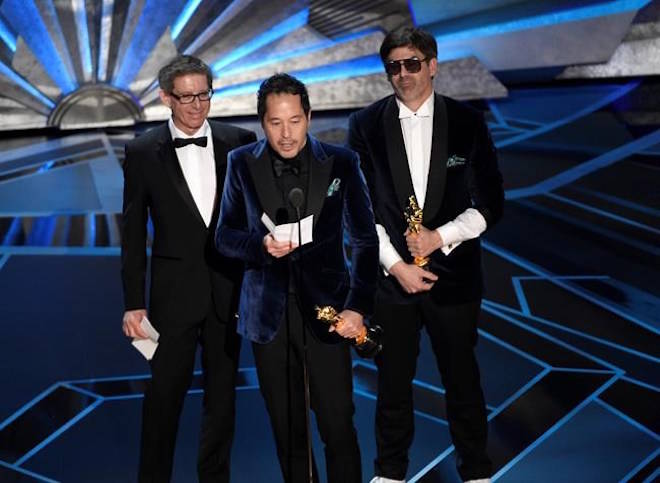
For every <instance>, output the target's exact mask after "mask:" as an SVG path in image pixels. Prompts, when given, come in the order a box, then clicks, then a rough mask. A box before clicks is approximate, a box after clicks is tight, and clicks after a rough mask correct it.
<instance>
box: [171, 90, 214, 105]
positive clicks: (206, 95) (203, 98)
mask: <svg viewBox="0 0 660 483" xmlns="http://www.w3.org/2000/svg"><path fill="white" fill-rule="evenodd" d="M170 96H172V97H174V98H175V99H176V100H177V101H179V104H192V103H193V102H195V97H196V98H197V99H199V102H207V101H210V100H211V96H213V89H209V90H208V91H204V92H199V93H197V94H183V95H182V96H180V95H178V94H175V93H174V92H170Z"/></svg>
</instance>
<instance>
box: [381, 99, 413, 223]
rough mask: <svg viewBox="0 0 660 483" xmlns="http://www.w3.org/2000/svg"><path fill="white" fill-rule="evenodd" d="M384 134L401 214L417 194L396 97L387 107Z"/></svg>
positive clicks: (384, 118)
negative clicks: (409, 165) (411, 174)
mask: <svg viewBox="0 0 660 483" xmlns="http://www.w3.org/2000/svg"><path fill="white" fill-rule="evenodd" d="M383 124H384V126H383V129H382V131H381V132H382V133H383V134H384V135H385V147H386V149H387V160H388V163H389V167H390V173H392V180H393V181H394V189H395V191H396V197H397V199H398V200H399V205H400V206H401V212H402V213H403V210H404V209H405V208H406V207H407V206H408V198H409V197H410V195H413V194H415V189H414V188H413V183H412V178H411V177H410V168H409V167H408V156H407V155H406V145H405V143H404V141H403V134H402V133H401V121H399V106H398V105H397V103H396V99H395V97H394V96H392V97H390V100H389V101H388V103H387V106H386V107H385V112H384V116H383Z"/></svg>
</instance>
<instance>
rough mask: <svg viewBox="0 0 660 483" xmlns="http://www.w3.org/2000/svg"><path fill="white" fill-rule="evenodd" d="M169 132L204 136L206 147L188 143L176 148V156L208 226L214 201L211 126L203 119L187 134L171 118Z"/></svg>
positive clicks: (213, 159) (182, 135) (178, 135)
mask: <svg viewBox="0 0 660 483" xmlns="http://www.w3.org/2000/svg"><path fill="white" fill-rule="evenodd" d="M168 125H169V128H170V133H171V134H172V139H174V138H199V137H204V136H206V147H204V148H203V147H201V146H197V145H196V144H188V145H187V146H184V147H182V148H176V149H175V151H176V157H177V159H178V160H179V165H180V166H181V171H183V177H184V178H185V179H186V183H187V184H188V189H189V190H190V194H192V197H193V199H194V200H195V204H196V205H197V209H198V210H199V214H200V215H202V219H203V220H204V223H206V226H207V227H208V226H209V224H210V223H211V216H212V215H213V205H214V203H215V194H216V193H215V190H216V179H215V176H216V175H215V156H214V153H213V138H212V137H211V126H209V123H208V121H204V124H202V127H200V128H199V130H198V131H197V132H196V133H195V134H193V135H188V134H186V133H184V132H183V131H181V130H180V129H179V128H177V127H176V126H175V125H174V122H173V121H172V119H170V120H169V123H168Z"/></svg>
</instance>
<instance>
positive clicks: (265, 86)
mask: <svg viewBox="0 0 660 483" xmlns="http://www.w3.org/2000/svg"><path fill="white" fill-rule="evenodd" d="M270 94H293V95H294V96H300V104H302V108H303V111H305V115H306V116H307V115H309V111H310V109H311V108H310V105H309V95H308V94H307V87H305V84H303V83H302V82H300V81H299V80H298V79H296V78H295V77H293V76H292V75H289V74H286V73H280V74H274V75H272V76H270V77H269V78H268V79H266V80H265V81H263V82H262V83H261V85H260V86H259V91H258V92H257V116H258V117H259V122H263V120H264V116H265V115H266V99H267V98H268V96H269V95H270Z"/></svg>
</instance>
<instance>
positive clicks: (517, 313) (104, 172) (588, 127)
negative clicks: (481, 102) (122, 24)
mask: <svg viewBox="0 0 660 483" xmlns="http://www.w3.org/2000/svg"><path fill="white" fill-rule="evenodd" d="M638 87H639V86H638V84H637V83H635V82H630V83H621V84H612V85H609V84H597V85H591V86H583V87H580V86H574V85H573V86H570V87H557V88H548V89H528V90H523V89H519V90H512V91H511V95H510V97H509V98H508V99H506V100H502V101H497V102H492V103H488V109H489V110H488V113H487V117H488V120H489V124H490V127H491V131H492V135H493V138H494V140H495V142H496V145H497V146H498V150H499V154H500V166H501V169H502V172H503V174H504V178H505V187H506V190H507V202H506V206H505V215H504V218H503V219H502V221H501V222H500V223H499V224H498V225H497V226H495V227H494V228H493V229H492V230H489V231H488V232H487V234H486V235H485V236H484V237H483V247H484V266H485V272H486V297H485V299H484V301H483V304H482V316H481V320H480V329H479V334H480V340H479V343H478V346H477V357H478V359H479V363H480V366H481V372H482V383H483V387H484V391H485V396H486V401H487V405H488V413H489V415H488V418H489V431H490V433H489V451H490V454H491V456H492V458H493V460H494V463H495V476H494V478H493V480H494V481H500V482H525V483H527V482H614V481H621V482H628V481H631V482H632V481H634V482H641V481H648V482H651V481H656V480H657V479H658V478H660V436H659V434H658V433H660V418H659V414H660V411H659V410H658V408H660V396H659V387H660V370H659V365H658V362H659V361H660V353H659V352H660V350H659V348H660V344H659V342H660V338H659V336H658V334H659V331H660V316H658V314H660V264H659V260H660V256H659V255H660V223H659V220H660V188H659V187H660V130H658V127H657V126H656V127H648V126H647V127H643V128H639V127H638V128H632V127H631V126H628V125H625V124H623V123H622V121H621V118H620V116H617V115H616V112H615V109H614V108H613V106H614V105H615V103H616V102H625V99H626V96H628V95H630V93H632V92H634V90H635V89H637V88H638ZM238 123H239V124H241V125H244V126H248V127H252V128H257V127H256V126H255V124H254V121H251V120H238ZM311 127H312V131H313V133H314V134H316V135H318V136H319V137H321V138H323V139H326V140H329V141H334V142H338V143H341V142H343V140H344V139H345V134H346V133H345V129H346V113H335V114H323V113H315V114H314V116H313V120H312V125H311ZM132 136H133V134H132V133H130V132H128V131H126V132H125V131H121V130H112V131H107V132H100V131H94V132H87V133H76V134H72V135H69V136H64V135H58V136H57V137H50V138H46V137H43V138H35V137H24V138H13V139H4V140H0V242H1V243H2V244H1V245H0V287H2V289H1V290H0V318H1V320H2V330H3V336H2V337H1V338H0V354H2V362H3V363H2V367H0V387H2V394H3V396H2V398H0V481H11V482H34V481H61V482H104V481H107V482H119V481H121V482H123V481H135V477H136V468H137V458H138V444H139V426H140V408H141V402H142V401H141V398H142V390H143V387H144V382H145V379H146V378H147V377H148V376H147V373H148V366H147V363H146V362H145V361H144V360H143V359H142V358H141V356H140V355H139V354H138V353H137V352H136V351H135V350H134V349H133V348H132V347H131V345H130V344H129V343H128V341H127V340H126V338H125V337H124V336H123V334H122V332H121V316H122V312H123V308H122V298H121V283H120V279H119V249H118V244H119V239H120V230H119V225H118V217H119V213H120V212H121V188H122V176H121V169H120V162H121V160H122V156H123V149H122V146H123V143H124V142H125V140H126V139H129V138H131V137H132ZM251 352H252V351H251V348H250V346H249V344H247V343H244V344H243V350H242V353H241V377H240V384H239V387H238V392H237V422H236V424H237V426H236V439H235V443H234V450H233V459H232V475H233V481H235V482H249V483H251V482H272V481H280V480H281V476H280V473H279V468H278V465H277V460H276V455H275V449H274V444H273V438H272V434H271V431H270V427H269V424H268V420H267V415H266V412H265V409H264V405H263V402H262V399H261V395H260V394H259V390H258V384H257V381H256V374H255V371H254V362H253V358H252V353H251ZM354 383H355V403H356V415H355V423H356V426H357V429H358V435H359V440H360V445H361V451H362V463H363V476H364V481H369V479H370V478H371V476H372V468H373V464H372V461H373V458H374V455H375V442H374V436H373V419H374V408H375V400H374V399H375V389H376V385H375V368H374V366H373V365H372V364H371V363H370V362H368V361H363V360H360V359H358V358H357V357H356V358H355V360H354ZM198 387H199V378H198V377H197V378H196V379H195V382H194V385H193V387H192V388H191V391H190V394H189V396H188V398H187V400H186V404H185V407H184V412H183V415H182V419H181V425H180V433H179V440H178V445H177V453H176V461H175V468H174V479H173V481H175V482H190V481H196V477H195V458H196V451H197V448H196V446H197V438H198V432H199V422H200V407H201V396H200V391H199V389H198ZM415 406H416V434H415V440H414V443H413V447H412V450H411V453H410V469H409V472H408V475H407V478H408V480H409V481H420V482H446V483H454V482H458V481H460V480H459V478H458V475H457V474H456V470H455V468H454V452H453V447H452V445H451V440H450V437H449V432H448V429H447V423H446V420H445V412H444V393H443V387H442V383H441V381H440V377H439V375H438V373H437V369H436V367H435V363H434V360H433V356H432V353H431V351H430V346H429V344H428V341H427V339H426V338H423V340H422V347H421V353H420V359H419V364H418V372H417V378H416V384H415ZM314 448H315V456H316V458H317V461H318V462H319V464H320V466H321V467H323V450H322V445H321V442H320V440H319V439H318V437H316V439H315V441H314Z"/></svg>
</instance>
